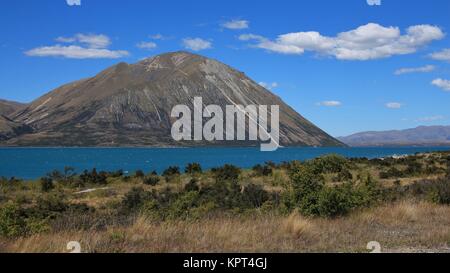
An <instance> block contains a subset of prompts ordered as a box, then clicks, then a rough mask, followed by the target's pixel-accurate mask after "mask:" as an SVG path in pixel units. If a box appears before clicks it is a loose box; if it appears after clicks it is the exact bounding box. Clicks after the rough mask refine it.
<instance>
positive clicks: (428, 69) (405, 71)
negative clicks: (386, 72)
mask: <svg viewBox="0 0 450 273" xmlns="http://www.w3.org/2000/svg"><path fill="white" fill-rule="evenodd" d="M435 69H436V67H435V66H434V65H426V66H422V67H407V68H400V69H397V70H396V71H395V73H394V74H395V75H403V74H409V73H428V72H432V71H434V70H435Z"/></svg>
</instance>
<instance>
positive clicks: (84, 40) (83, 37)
mask: <svg viewBox="0 0 450 273" xmlns="http://www.w3.org/2000/svg"><path fill="white" fill-rule="evenodd" d="M56 41H57V42H61V43H80V44H83V45H84V46H87V47H89V48H106V47H108V46H109V45H110V44H111V39H109V37H108V36H106V35H103V34H82V33H78V34H76V35H75V36H73V37H58V38H56Z"/></svg>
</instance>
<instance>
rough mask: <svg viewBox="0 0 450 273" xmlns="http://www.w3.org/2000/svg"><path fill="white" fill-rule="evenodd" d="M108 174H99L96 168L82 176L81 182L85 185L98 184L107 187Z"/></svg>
mask: <svg viewBox="0 0 450 273" xmlns="http://www.w3.org/2000/svg"><path fill="white" fill-rule="evenodd" d="M107 177H108V174H107V173H106V172H100V173H97V170H96V169H95V168H94V169H92V171H91V172H88V171H87V170H85V171H84V172H83V174H81V175H80V180H81V181H82V183H83V184H84V185H86V184H98V185H106V183H107V181H106V179H107Z"/></svg>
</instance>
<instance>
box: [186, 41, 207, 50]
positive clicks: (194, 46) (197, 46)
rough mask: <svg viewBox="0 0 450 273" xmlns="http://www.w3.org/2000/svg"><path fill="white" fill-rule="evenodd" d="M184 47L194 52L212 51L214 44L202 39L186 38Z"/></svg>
mask: <svg viewBox="0 0 450 273" xmlns="http://www.w3.org/2000/svg"><path fill="white" fill-rule="evenodd" d="M183 45H184V47H185V48H187V49H190V50H193V51H200V50H205V49H210V48H211V47H212V43H211V42H210V41H207V40H203V39H201V38H186V39H184V40H183Z"/></svg>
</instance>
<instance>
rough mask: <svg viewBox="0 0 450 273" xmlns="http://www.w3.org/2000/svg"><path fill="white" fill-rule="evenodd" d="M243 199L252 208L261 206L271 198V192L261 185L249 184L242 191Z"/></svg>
mask: <svg viewBox="0 0 450 273" xmlns="http://www.w3.org/2000/svg"><path fill="white" fill-rule="evenodd" d="M242 195H243V199H244V201H245V202H247V203H248V204H249V206H250V207H252V208H259V207H261V206H262V205H263V204H264V203H265V202H266V201H268V200H269V194H268V193H267V191H265V190H264V188H263V187H262V186H260V185H255V184H249V185H247V186H246V187H245V188H244V191H243V192H242Z"/></svg>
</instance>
